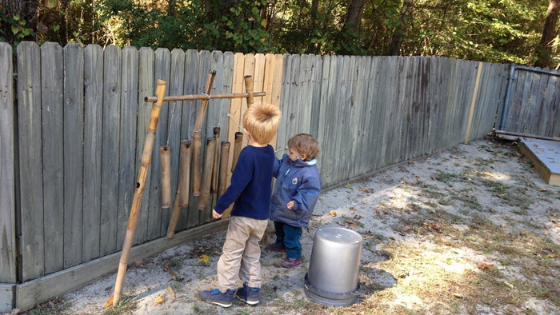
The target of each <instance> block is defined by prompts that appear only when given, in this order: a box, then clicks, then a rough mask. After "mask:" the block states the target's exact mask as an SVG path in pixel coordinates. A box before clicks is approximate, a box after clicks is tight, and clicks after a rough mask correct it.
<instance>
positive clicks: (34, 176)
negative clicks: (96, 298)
mask: <svg viewBox="0 0 560 315" xmlns="http://www.w3.org/2000/svg"><path fill="white" fill-rule="evenodd" d="M40 60H41V59H40V52H39V46H37V44H35V43H33V42H22V43H20V44H19V45H18V47H17V69H18V70H17V71H18V83H17V93H18V130H19V131H18V134H19V137H20V142H19V165H20V166H21V167H20V177H19V183H20V186H19V190H20V191H19V194H20V195H21V229H22V231H25V233H21V248H20V251H21V256H22V257H21V258H22V265H21V267H22V279H23V280H24V281H26V280H30V279H34V278H37V277H40V276H43V275H44V272H45V270H44V258H45V257H44V249H45V247H44V242H45V240H44V239H43V233H44V230H43V176H42V174H43V169H42V161H41V159H39V158H37V157H40V156H42V146H41V106H40V104H39V103H40V100H41V73H40V72H39V71H37V69H40V65H41V64H40Z"/></svg>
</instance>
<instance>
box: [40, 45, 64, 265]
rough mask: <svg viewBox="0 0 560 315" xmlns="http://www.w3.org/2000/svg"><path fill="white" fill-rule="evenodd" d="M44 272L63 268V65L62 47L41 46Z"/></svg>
mask: <svg viewBox="0 0 560 315" xmlns="http://www.w3.org/2000/svg"><path fill="white" fill-rule="evenodd" d="M41 61H42V62H41V73H42V75H41V88H42V91H43V93H41V97H42V99H41V106H42V109H41V115H42V131H41V132H42V134H43V138H42V145H43V203H44V209H45V210H44V226H45V227H48V228H46V229H45V232H44V233H45V236H44V237H45V239H47V240H48V242H45V253H46V255H45V262H44V263H45V274H49V273H52V272H55V271H59V270H61V269H63V268H64V254H63V253H64V178H63V175H64V157H63V153H64V141H62V140H61V139H64V123H63V122H64V120H63V115H64V99H63V93H64V92H63V91H64V87H63V83H64V64H63V55H62V47H61V46H60V45H58V44H57V43H45V44H43V46H42V47H41Z"/></svg>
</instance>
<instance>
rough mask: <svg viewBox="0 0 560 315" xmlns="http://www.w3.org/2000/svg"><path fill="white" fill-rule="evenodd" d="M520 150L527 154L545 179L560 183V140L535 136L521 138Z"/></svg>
mask: <svg viewBox="0 0 560 315" xmlns="http://www.w3.org/2000/svg"><path fill="white" fill-rule="evenodd" d="M520 139H521V141H520V142H519V151H520V152H521V153H522V154H523V155H525V156H526V157H527V158H528V159H529V160H531V162H532V163H533V165H534V166H535V169H536V170H537V172H539V174H540V175H541V176H542V178H543V179H544V181H545V182H546V183H547V184H549V185H560V165H559V164H558V163H557V161H558V160H559V158H560V142H558V141H550V140H541V139H533V138H520Z"/></svg>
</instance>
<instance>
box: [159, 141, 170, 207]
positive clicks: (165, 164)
mask: <svg viewBox="0 0 560 315" xmlns="http://www.w3.org/2000/svg"><path fill="white" fill-rule="evenodd" d="M159 155H160V158H159V161H160V169H161V207H162V208H171V148H170V147H169V146H168V145H162V146H160V147H159Z"/></svg>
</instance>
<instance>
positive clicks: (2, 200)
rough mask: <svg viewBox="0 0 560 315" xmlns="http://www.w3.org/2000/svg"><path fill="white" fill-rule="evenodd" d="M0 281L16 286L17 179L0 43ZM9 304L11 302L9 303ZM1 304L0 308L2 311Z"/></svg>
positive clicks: (9, 72)
mask: <svg viewBox="0 0 560 315" xmlns="http://www.w3.org/2000/svg"><path fill="white" fill-rule="evenodd" d="M0 60H3V61H4V62H0V161H2V162H1V163H0V174H1V175H0V177H2V185H0V230H1V231H2V233H0V282H4V283H16V280H17V279H16V212H15V210H16V202H15V198H16V180H15V172H14V166H15V155H14V154H15V142H14V136H15V135H14V131H15V130H14V119H15V116H14V102H13V101H14V86H13V77H12V76H13V73H14V69H13V63H12V62H13V60H12V47H11V46H10V45H8V44H6V43H0ZM10 304H11V301H10ZM3 306H4V305H3V303H0V308H3Z"/></svg>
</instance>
